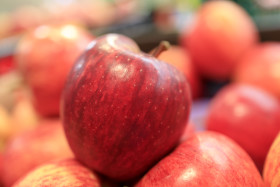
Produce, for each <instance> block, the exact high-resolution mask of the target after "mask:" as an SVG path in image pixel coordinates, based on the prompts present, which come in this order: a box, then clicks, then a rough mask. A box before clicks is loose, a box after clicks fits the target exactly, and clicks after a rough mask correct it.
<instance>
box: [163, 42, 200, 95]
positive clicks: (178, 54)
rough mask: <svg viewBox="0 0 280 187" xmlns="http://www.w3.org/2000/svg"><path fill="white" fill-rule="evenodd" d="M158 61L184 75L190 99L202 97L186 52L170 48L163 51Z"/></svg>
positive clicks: (179, 48) (197, 79)
mask: <svg viewBox="0 0 280 187" xmlns="http://www.w3.org/2000/svg"><path fill="white" fill-rule="evenodd" d="M158 59H159V60H162V61H164V62H167V63H169V64H171V65H173V66H175V67H176V68H177V69H178V70H180V71H182V72H183V73H184V74H185V76H186V78H187V79H188V81H189V83H190V87H191V91H192V97H193V98H194V99H197V98H198V97H199V96H201V95H202V83H201V80H200V78H199V76H198V74H197V72H196V69H195V67H194V65H193V62H192V61H191V58H190V56H189V53H188V52H187V51H186V50H184V49H183V48H182V47H181V46H171V47H170V48H169V49H168V50H166V51H163V52H162V53H161V54H160V55H159V57H158Z"/></svg>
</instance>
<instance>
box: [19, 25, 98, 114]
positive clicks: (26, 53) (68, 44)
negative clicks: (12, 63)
mask: <svg viewBox="0 0 280 187" xmlns="http://www.w3.org/2000/svg"><path fill="white" fill-rule="evenodd" d="M92 39H93V37H92V36H91V35H90V34H89V33H88V32H86V31H85V30H83V29H82V28H79V27H76V26H74V25H70V24H68V25H59V26H46V25H44V26H41V27H38V28H36V29H35V30H32V31H31V32H29V33H28V34H26V35H25V37H23V39H22V40H21V41H20V43H19V45H18V48H17V51H16V53H17V57H16V61H17V64H18V67H19V69H20V71H21V72H22V74H23V76H24V79H25V81H26V83H27V84H28V85H29V86H30V88H31V90H32V93H33V97H34V105H35V109H36V110H37V111H38V113H39V114H40V115H42V116H50V115H55V116H58V115H59V101H60V96H61V92H62V89H63V86H64V84H65V80H66V77H67V75H68V73H69V71H70V69H71V68H72V66H73V64H74V62H75V60H76V58H77V57H78V56H79V55H80V54H81V53H82V52H83V51H84V50H85V48H86V46H87V45H88V43H89V42H90V41H91V40H92Z"/></svg>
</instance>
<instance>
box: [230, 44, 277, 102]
mask: <svg viewBox="0 0 280 187" xmlns="http://www.w3.org/2000/svg"><path fill="white" fill-rule="evenodd" d="M279 51H280V43H277V42H266V43H262V44H259V45H257V46H255V47H254V48H252V49H251V50H250V51H249V52H248V53H246V55H244V57H243V58H242V59H241V60H240V63H238V66H237V68H236V71H235V74H234V78H233V79H234V80H235V82H239V83H246V84H251V85H254V86H257V87H259V88H262V89H264V90H266V91H268V92H270V93H271V94H273V95H275V96H276V97H278V98H279V99H280V85H279V82H280V76H279V75H280V53H279Z"/></svg>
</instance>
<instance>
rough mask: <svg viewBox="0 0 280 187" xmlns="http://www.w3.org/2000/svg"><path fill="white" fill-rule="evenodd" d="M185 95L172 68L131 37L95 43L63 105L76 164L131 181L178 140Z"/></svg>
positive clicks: (107, 37) (112, 37) (187, 109)
mask: <svg viewBox="0 0 280 187" xmlns="http://www.w3.org/2000/svg"><path fill="white" fill-rule="evenodd" d="M190 104H191V98H190V90H189V85H188V83H187V81H186V79H185V77H184V75H183V74H182V73H181V72H179V71H178V70H177V69H176V68H174V67H173V66H171V65H169V64H167V63H164V62H161V61H159V60H157V59H156V58H154V57H153V56H151V55H148V54H144V53H142V52H141V51H139V48H138V46H137V45H136V44H135V43H134V42H133V41H132V40H131V39H129V38H127V37H125V36H122V35H117V34H109V35H104V36H101V37H99V38H97V39H96V40H95V41H94V43H93V44H92V46H91V48H90V49H89V50H88V51H87V52H86V53H85V54H84V55H83V56H82V57H81V58H80V59H79V60H78V62H77V63H76V64H75V66H74V67H73V69H72V72H71V73H70V76H69V77H68V81H67V83H66V87H65V89H64V94H63V99H62V118H63V123H64V128H65V132H66V136H67V139H68V142H69V144H70V147H71V148H72V150H73V152H74V153H75V156H76V157H77V158H78V160H80V161H82V162H83V163H84V164H85V165H87V166H88V167H90V168H91V169H94V170H96V171H98V172H100V173H102V174H104V175H105V176H108V177H110V178H113V179H115V180H119V181H126V180H130V179H133V178H135V177H137V176H139V175H141V174H143V173H144V172H145V171H146V170H148V169H149V167H151V166H152V165H153V164H154V163H156V162H157V161H158V160H159V159H160V158H161V157H163V156H164V155H165V154H166V153H168V152H169V151H170V150H171V149H172V148H173V147H174V146H175V145H176V144H177V142H178V141H179V139H180V136H181V135H182V133H183V130H184V128H185V126H186V125H185V124H186V122H187V120H188V116H189V112H190Z"/></svg>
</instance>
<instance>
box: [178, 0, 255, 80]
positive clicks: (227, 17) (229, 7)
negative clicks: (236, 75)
mask: <svg viewBox="0 0 280 187" xmlns="http://www.w3.org/2000/svg"><path fill="white" fill-rule="evenodd" d="M257 40H258V35H257V29H256V27H255V25H254V24H253V21H252V20H251V19H250V17H249V16H248V14H247V13H246V12H245V11H244V10H243V9H242V8H241V7H240V6H238V5H237V4H235V3H234V2H231V1H210V2H207V3H205V4H203V6H202V7H201V9H200V10H199V12H198V14H197V18H196V20H195V21H194V24H193V25H192V26H191V28H190V29H188V30H186V31H185V32H184V33H182V38H181V42H182V44H183V45H184V46H185V47H186V49H187V50H188V51H189V52H190V54H191V57H192V58H193V61H194V64H195V65H196V67H197V70H198V71H199V72H200V73H201V75H203V76H205V77H207V78H209V79H214V80H226V79H228V78H230V76H231V74H232V72H233V70H234V68H235V67H236V65H237V62H238V60H239V58H240V57H241V56H242V55H243V54H244V53H245V52H246V51H247V50H249V49H250V48H251V47H252V46H253V45H254V44H255V43H256V41H257Z"/></svg>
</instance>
